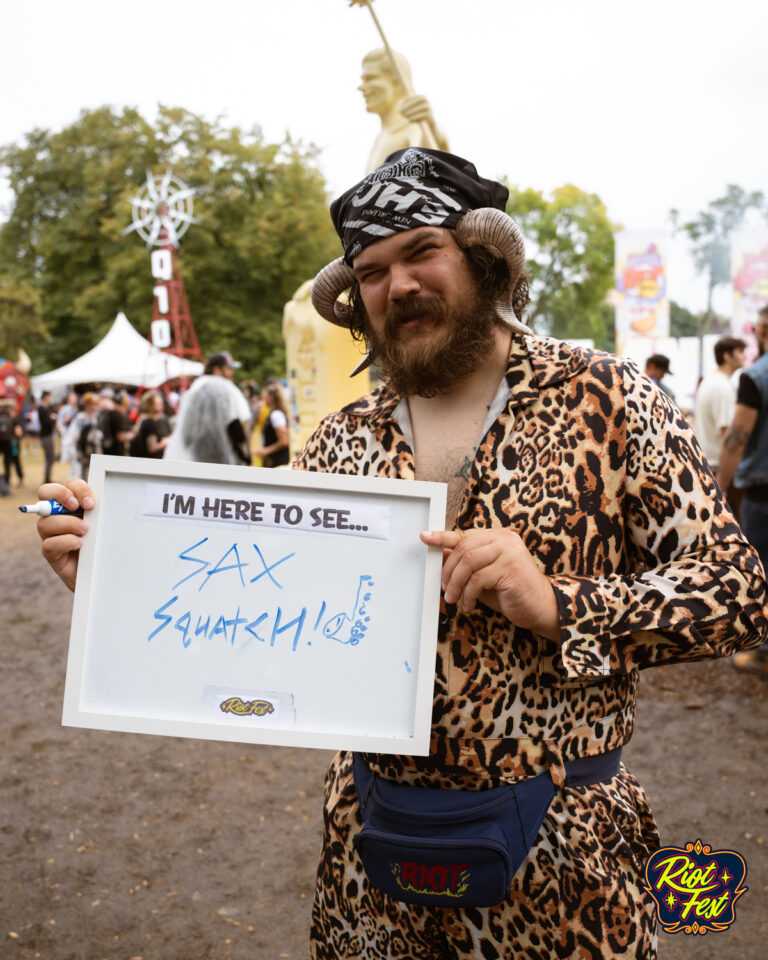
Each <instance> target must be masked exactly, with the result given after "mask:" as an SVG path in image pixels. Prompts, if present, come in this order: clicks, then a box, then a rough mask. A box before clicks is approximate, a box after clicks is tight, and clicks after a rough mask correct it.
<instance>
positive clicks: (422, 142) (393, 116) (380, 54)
mask: <svg viewBox="0 0 768 960" xmlns="http://www.w3.org/2000/svg"><path fill="white" fill-rule="evenodd" d="M392 54H393V56H394V59H395V62H396V65H397V74H396V73H395V70H394V69H393V67H392V62H391V60H390V57H389V54H388V53H387V51H386V50H383V49H381V50H373V51H372V52H371V53H369V54H368V55H367V56H366V57H365V58H364V60H363V76H362V81H361V83H360V87H359V89H360V90H361V91H362V94H363V97H364V98H365V106H366V109H367V110H368V112H369V113H377V114H378V115H379V117H380V118H381V130H380V132H379V135H378V136H377V137H376V140H375V142H374V145H373V149H372V150H371V154H370V156H369V158H368V165H367V168H366V172H367V173H370V171H371V170H375V169H376V168H377V167H379V166H381V164H382V163H383V162H384V160H385V159H386V157H387V156H389V154H390V153H392V152H393V151H395V150H402V149H404V148H405V147H437V148H438V149H440V150H448V149H449V147H448V140H447V138H446V137H445V134H444V133H443V132H442V131H441V130H440V129H439V128H438V127H437V125H436V123H435V120H434V117H433V115H432V107H431V106H430V103H429V100H427V98H426V97H423V96H418V95H415V94H413V93H412V86H411V69H410V67H409V65H408V61H407V60H406V59H405V57H404V56H403V55H402V54H399V53H395V52H394V51H392Z"/></svg>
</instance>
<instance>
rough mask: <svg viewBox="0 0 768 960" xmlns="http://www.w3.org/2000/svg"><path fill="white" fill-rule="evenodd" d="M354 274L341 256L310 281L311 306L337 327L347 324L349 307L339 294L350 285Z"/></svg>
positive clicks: (346, 325)
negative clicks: (340, 298)
mask: <svg viewBox="0 0 768 960" xmlns="http://www.w3.org/2000/svg"><path fill="white" fill-rule="evenodd" d="M354 278H355V275H354V274H353V273H352V270H351V268H350V267H349V266H348V265H347V264H346V263H345V262H344V258H343V257H339V258H338V260H334V261H333V262H332V263H329V264H328V266H327V267H323V269H322V270H321V271H320V273H318V275H317V276H316V277H315V279H314V281H313V283H312V294H311V296H312V306H313V307H314V308H315V310H317V312H318V313H319V314H320V316H321V317H323V319H324V320H328V321H330V322H331V323H335V324H336V326H338V327H348V326H349V308H348V307H347V305H346V304H344V303H342V302H341V301H340V300H339V296H340V295H341V294H342V293H343V292H344V291H345V290H346V289H347V288H348V287H350V286H351V285H352V281H353V280H354Z"/></svg>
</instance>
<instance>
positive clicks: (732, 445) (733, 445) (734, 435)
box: [723, 427, 750, 453]
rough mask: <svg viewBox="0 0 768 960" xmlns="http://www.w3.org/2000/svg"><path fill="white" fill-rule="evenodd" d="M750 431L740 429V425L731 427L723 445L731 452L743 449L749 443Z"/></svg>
mask: <svg viewBox="0 0 768 960" xmlns="http://www.w3.org/2000/svg"><path fill="white" fill-rule="evenodd" d="M749 434H750V431H748V430H739V429H738V427H731V429H730V430H729V431H728V433H726V435H725V440H723V446H724V447H725V449H726V450H727V451H728V452H729V453H734V452H736V451H737V450H741V449H743V448H744V447H746V445H747V440H749Z"/></svg>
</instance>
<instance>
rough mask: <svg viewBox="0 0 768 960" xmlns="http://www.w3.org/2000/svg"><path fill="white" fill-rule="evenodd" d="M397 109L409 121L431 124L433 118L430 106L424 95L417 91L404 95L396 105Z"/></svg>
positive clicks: (433, 120)
mask: <svg viewBox="0 0 768 960" xmlns="http://www.w3.org/2000/svg"><path fill="white" fill-rule="evenodd" d="M397 109H398V111H399V112H400V113H402V115H403V116H404V117H405V119H406V120H410V122H411V123H426V124H428V125H429V126H433V125H434V122H435V118H434V117H433V116H432V107H431V106H430V103H429V100H427V98H426V97H423V96H421V95H420V94H418V93H414V94H411V96H409V97H404V98H403V99H402V100H401V101H400V102H399V103H398V105H397Z"/></svg>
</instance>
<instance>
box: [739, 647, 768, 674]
mask: <svg viewBox="0 0 768 960" xmlns="http://www.w3.org/2000/svg"><path fill="white" fill-rule="evenodd" d="M731 659H732V660H733V665H734V667H735V668H736V669H737V670H741V671H742V672H743V673H757V674H760V676H763V677H765V678H766V680H768V650H764V649H763V648H762V647H760V649H759V650H742V651H741V653H734V655H733V657H732V658H731Z"/></svg>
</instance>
